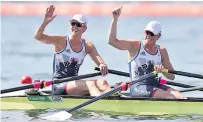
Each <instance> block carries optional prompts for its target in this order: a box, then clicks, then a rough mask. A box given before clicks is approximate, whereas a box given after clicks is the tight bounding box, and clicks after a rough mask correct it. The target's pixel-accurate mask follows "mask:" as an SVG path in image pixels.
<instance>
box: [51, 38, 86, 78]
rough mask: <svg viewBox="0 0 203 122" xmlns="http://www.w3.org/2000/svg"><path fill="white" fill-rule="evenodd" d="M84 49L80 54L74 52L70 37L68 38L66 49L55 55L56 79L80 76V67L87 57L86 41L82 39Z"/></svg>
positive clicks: (54, 72)
mask: <svg viewBox="0 0 203 122" xmlns="http://www.w3.org/2000/svg"><path fill="white" fill-rule="evenodd" d="M81 41H82V45H81V46H82V49H81V50H80V51H79V52H75V51H73V50H72V48H71V45H70V41H69V37H68V36H66V47H65V48H64V49H63V50H62V51H60V52H55V53H54V60H53V75H54V77H59V78H62V77H72V76H76V75H78V71H79V68H80V66H81V65H82V63H83V61H84V58H85V56H86V50H85V40H84V39H82V40H81Z"/></svg>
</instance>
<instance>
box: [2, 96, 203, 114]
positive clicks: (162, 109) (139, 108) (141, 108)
mask: <svg viewBox="0 0 203 122" xmlns="http://www.w3.org/2000/svg"><path fill="white" fill-rule="evenodd" d="M91 98H92V97H84V96H83V97H81V96H66V97H63V101H62V102H50V101H49V102H48V101H30V100H28V98H27V97H25V96H24V97H4V98H1V110H28V109H49V108H54V109H55V108H57V109H58V108H59V109H60V108H67V109H68V108H73V107H75V106H77V105H79V104H81V103H83V102H85V101H87V100H89V99H91ZM82 109H85V110H91V111H104V112H114V113H115V112H116V113H121V114H137V115H164V114H203V99H191V100H164V99H152V98H126V97H123V98H122V97H117V96H111V97H108V98H105V99H102V100H99V101H97V102H95V103H92V104H90V105H88V106H86V107H84V108H82Z"/></svg>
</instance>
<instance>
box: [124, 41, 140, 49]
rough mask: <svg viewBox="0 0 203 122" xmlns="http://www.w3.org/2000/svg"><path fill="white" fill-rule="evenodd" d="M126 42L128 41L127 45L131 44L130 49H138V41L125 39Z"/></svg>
mask: <svg viewBox="0 0 203 122" xmlns="http://www.w3.org/2000/svg"><path fill="white" fill-rule="evenodd" d="M126 41H128V42H129V43H131V44H132V47H133V48H134V47H136V48H137V47H140V40H135V39H127V40H126Z"/></svg>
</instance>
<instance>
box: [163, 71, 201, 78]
mask: <svg viewBox="0 0 203 122" xmlns="http://www.w3.org/2000/svg"><path fill="white" fill-rule="evenodd" d="M162 72H165V73H171V74H176V75H182V76H187V77H193V78H199V79H203V75H200V74H194V73H189V72H183V71H175V70H174V71H172V70H168V69H164V70H163V71H162Z"/></svg>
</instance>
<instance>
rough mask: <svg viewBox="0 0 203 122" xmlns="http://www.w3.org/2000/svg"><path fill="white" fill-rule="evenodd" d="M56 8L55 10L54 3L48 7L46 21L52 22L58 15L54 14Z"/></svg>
mask: <svg viewBox="0 0 203 122" xmlns="http://www.w3.org/2000/svg"><path fill="white" fill-rule="evenodd" d="M54 10H55V7H54V5H51V6H49V7H48V8H47V10H46V13H45V16H44V22H45V23H47V24H48V23H49V22H51V21H52V20H53V19H54V18H55V17H56V15H54Z"/></svg>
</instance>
